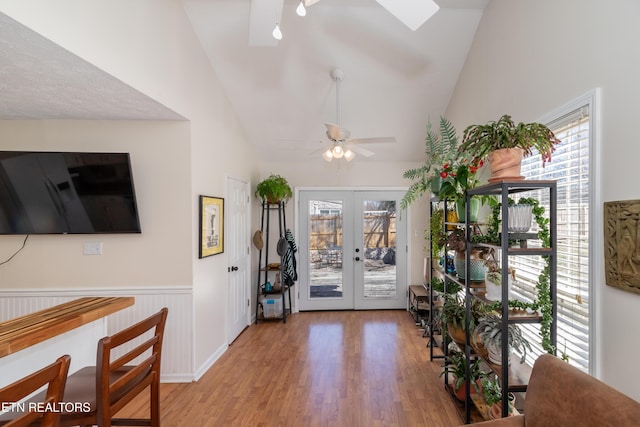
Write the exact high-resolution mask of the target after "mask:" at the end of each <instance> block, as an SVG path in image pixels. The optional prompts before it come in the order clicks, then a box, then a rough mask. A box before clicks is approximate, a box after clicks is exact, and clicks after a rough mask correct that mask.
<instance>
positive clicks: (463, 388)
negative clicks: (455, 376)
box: [454, 380, 482, 402]
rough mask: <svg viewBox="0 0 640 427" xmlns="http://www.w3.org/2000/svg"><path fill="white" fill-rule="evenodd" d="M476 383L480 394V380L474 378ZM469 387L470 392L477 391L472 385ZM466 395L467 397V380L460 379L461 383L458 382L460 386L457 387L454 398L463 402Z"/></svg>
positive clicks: (474, 392) (475, 392)
mask: <svg viewBox="0 0 640 427" xmlns="http://www.w3.org/2000/svg"><path fill="white" fill-rule="evenodd" d="M454 384H455V383H454ZM476 384H478V389H479V390H480V394H482V381H481V380H476ZM469 389H470V390H471V394H477V393H478V392H477V391H476V389H475V388H474V387H473V386H471V387H469ZM466 397H467V382H466V381H462V384H460V388H459V389H458V391H456V399H458V400H459V401H461V402H464V401H465V400H467V399H466Z"/></svg>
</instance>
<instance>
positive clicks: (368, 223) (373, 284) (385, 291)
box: [362, 200, 398, 298]
mask: <svg viewBox="0 0 640 427" xmlns="http://www.w3.org/2000/svg"><path fill="white" fill-rule="evenodd" d="M362 211H363V215H362V220H363V224H362V230H363V234H364V235H363V241H364V298H395V297H397V292H398V290H397V286H396V202H395V200H365V201H363V206H362Z"/></svg>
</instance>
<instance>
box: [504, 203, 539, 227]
mask: <svg viewBox="0 0 640 427" xmlns="http://www.w3.org/2000/svg"><path fill="white" fill-rule="evenodd" d="M532 212H533V206H532V205H514V206H509V224H508V229H509V232H510V233H526V232H527V231H529V229H530V228H531V218H532Z"/></svg>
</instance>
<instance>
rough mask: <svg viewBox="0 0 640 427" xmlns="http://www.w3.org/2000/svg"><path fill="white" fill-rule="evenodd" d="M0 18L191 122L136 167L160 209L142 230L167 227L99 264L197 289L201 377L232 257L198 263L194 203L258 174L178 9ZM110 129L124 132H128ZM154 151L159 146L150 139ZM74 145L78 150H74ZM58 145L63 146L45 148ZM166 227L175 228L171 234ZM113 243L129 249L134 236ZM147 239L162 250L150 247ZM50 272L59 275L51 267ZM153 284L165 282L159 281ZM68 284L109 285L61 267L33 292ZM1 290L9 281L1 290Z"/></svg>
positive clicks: (87, 6)
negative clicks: (232, 180)
mask: <svg viewBox="0 0 640 427" xmlns="http://www.w3.org/2000/svg"><path fill="white" fill-rule="evenodd" d="M0 11H2V12H3V13H6V14H7V15H9V16H11V17H12V18H14V19H16V20H18V21H19V22H21V23H23V24H24V25H27V26H28V27H30V28H32V29H34V30H35V31H37V32H39V33H40V34H42V35H43V36H45V37H47V38H49V39H51V40H52V41H53V42H55V43H57V44H59V45H61V46H62V47H64V48H66V49H67V50H69V51H70V52H72V53H74V54H76V55H78V56H80V57H81V58H83V59H85V60H87V61H88V62H91V63H92V64H94V65H96V66H97V67H99V68H100V69H102V70H103V71H105V72H107V73H109V74H111V75H113V76H115V77H117V78H118V79H120V80H122V81H123V82H125V83H126V84H128V85H130V86H132V87H134V88H135V89H137V90H138V91H140V92H142V93H144V94H146V95H147V96H149V97H151V98H153V99H155V100H156V101H158V102H160V103H162V104H164V105H165V106H167V107H168V108H170V109H171V110H173V111H176V112H177V113H178V114H181V115H182V116H184V117H186V118H187V119H188V121H189V122H188V128H187V127H185V126H187V125H185V124H181V125H178V126H179V129H180V130H181V132H182V133H181V134H180V135H179V138H175V139H172V140H171V141H170V142H167V144H168V145H169V147H168V148H167V151H166V152H165V153H164V154H163V155H161V157H160V158H157V157H155V151H154V150H155V148H156V147H145V148H144V149H142V148H140V150H141V151H140V154H139V155H137V156H136V157H137V159H135V161H136V162H137V163H143V164H145V165H148V168H146V169H145V168H142V167H137V168H136V169H137V170H136V171H135V173H136V176H135V178H136V185H137V186H140V187H139V188H138V193H139V194H140V196H141V197H143V196H144V197H153V198H154V200H157V201H162V207H161V209H157V206H156V205H152V204H149V203H148V201H145V200H142V201H141V200H139V203H140V209H141V210H142V211H143V212H144V214H145V215H146V216H147V218H146V219H145V218H143V224H142V226H143V230H144V228H145V227H148V225H146V224H145V222H146V223H147V224H149V222H150V221H152V223H154V222H158V223H160V224H161V227H160V226H159V227H157V228H155V227H152V228H151V229H148V230H149V231H145V233H144V234H143V236H141V239H139V240H137V241H135V240H134V241H135V242H143V243H142V245H143V246H144V247H143V248H141V249H143V250H139V251H136V252H135V255H133V256H130V257H128V258H126V259H125V257H124V255H118V256H117V259H116V258H109V259H107V257H105V256H103V258H101V259H102V260H103V262H105V264H106V265H105V267H104V269H105V270H109V271H111V272H113V273H112V275H113V276H114V277H115V276H116V275H118V274H122V278H120V277H121V276H118V277H119V278H118V279H115V278H114V279H113V280H114V281H117V282H118V284H122V283H125V282H126V285H130V286H139V282H146V283H150V284H153V285H155V286H162V285H163V283H166V282H168V281H173V280H176V281H178V282H180V283H179V284H180V285H186V286H192V287H193V295H194V307H193V310H194V312H193V313H194V314H193V325H194V338H193V348H192V349H186V350H188V354H186V353H185V355H184V357H187V358H193V361H194V363H193V365H194V367H195V370H196V371H199V372H201V371H202V369H204V368H205V367H206V366H207V365H209V364H210V363H212V361H213V360H214V359H215V357H217V356H218V355H219V354H220V353H221V352H222V351H224V349H226V346H227V343H228V340H227V336H226V327H225V323H226V301H227V288H226V285H227V280H226V277H227V273H226V266H227V255H226V254H222V255H217V256H215V257H209V258H205V259H202V260H200V259H198V216H197V213H198V196H199V195H200V194H204V195H210V196H224V177H225V175H226V174H228V175H231V176H234V177H237V178H239V179H244V180H246V181H249V180H250V179H251V177H252V175H253V174H255V172H254V170H255V169H256V159H255V157H254V155H253V151H252V149H251V148H250V147H249V145H248V143H247V141H246V137H245V135H244V132H243V130H242V129H241V127H240V126H238V123H237V118H236V116H235V113H234V111H233V109H232V108H231V106H230V104H229V102H228V100H227V98H226V96H225V94H224V91H223V88H222V87H221V85H220V83H219V81H218V80H217V78H216V76H215V73H214V71H213V69H212V67H211V64H210V63H209V61H208V59H207V57H206V55H205V54H204V52H203V50H202V47H201V45H200V43H199V42H198V40H197V38H196V36H195V34H194V33H193V30H192V28H191V25H190V23H189V21H188V19H187V17H186V14H185V13H184V10H183V9H182V6H181V3H180V2H178V1H174V0H136V1H135V2H131V1H128V0H95V1H91V2H85V1H77V0H58V1H55V2H50V1H46V0H25V1H21V2H13V1H9V0H0ZM32 126H33V128H34V129H37V128H38V127H39V126H40V125H39V124H38V123H37V122H36V123H33V124H32ZM65 126H67V125H61V127H63V128H64V127H65ZM113 126H114V127H115V128H116V129H119V126H125V125H121V124H114V125H113ZM148 126H149V129H146V128H145V131H146V130H149V131H151V130H150V129H153V130H155V131H157V132H162V130H163V129H164V126H165V125H162V124H160V125H158V127H154V126H155V125H154V124H148ZM125 127H126V126H125ZM101 130H102V129H101V127H100V125H96V124H94V123H92V122H89V123H88V124H87V126H86V128H85V129H84V131H83V133H82V135H84V136H86V135H87V134H91V133H92V132H93V133H99V132H100V131H101ZM34 132H36V131H34ZM49 132H51V128H50V127H48V128H46V129H45V130H44V132H43V135H44V136H41V137H40V139H42V140H47V139H48V138H49ZM53 132H54V134H55V133H56V132H58V130H57V129H56V130H54V131H53ZM61 132H63V133H65V134H66V135H67V136H69V135H73V134H74V132H75V130H74V129H73V127H72V126H70V125H68V127H67V128H66V129H64V131H61ZM109 132H111V128H110V129H109ZM118 135H119V136H122V134H121V133H119V134H118ZM108 136H109V134H107V135H106V136H105V138H104V139H103V140H102V141H101V142H100V143H96V144H95V145H93V146H92V148H95V149H98V148H99V149H102V150H110V149H114V148H113V147H117V146H118V143H112V142H111V141H110V140H109V138H108ZM169 136H170V135H167V138H169ZM40 139H38V137H37V136H36V137H34V138H33V139H31V138H29V139H28V140H29V142H30V143H32V144H33V145H37V144H38V143H39V142H38V141H39V140H40ZM133 139H134V138H132V139H130V140H129V142H130V145H127V146H126V147H127V151H129V150H133V151H135V150H136V149H137V148H136V146H135V145H134V142H133ZM57 140H58V141H59V140H60V139H57ZM148 143H149V145H153V144H151V141H148ZM3 144H4V142H3ZM112 144H114V145H112ZM54 146H55V147H54ZM78 146H82V143H81V142H78ZM56 147H58V145H57V143H56V144H52V145H50V146H49V148H51V149H54V148H56ZM67 147H69V146H68V145H67V146H65V148H67ZM59 149H63V148H59ZM174 159H179V161H180V163H179V166H178V167H173V166H171V165H172V161H173V160H174ZM134 166H135V165H134ZM147 172H148V173H149V174H148V175H147ZM145 193H146V194H147V195H146V196H145ZM152 216H153V219H150V217H152ZM156 216H157V217H158V219H156ZM166 227H168V228H169V229H171V231H170V232H169V233H168V234H167V231H166ZM158 233H159V234H158ZM58 237H59V236H58ZM109 239H110V240H109V242H111V240H113V241H114V242H118V243H117V244H118V245H123V246H124V245H125V244H126V243H125V242H129V241H130V240H132V239H135V237H123V236H114V237H110V238H109ZM17 240H18V239H16V241H17ZM50 240H51V239H50ZM69 240H70V241H71V239H69ZM43 241H45V242H48V240H46V239H41V238H38V239H34V241H33V242H31V243H30V250H31V251H34V252H36V253H39V254H43V253H44V252H45V251H47V249H48V248H50V245H51V244H49V245H47V246H43V245H44V244H43V243H42V242H43ZM59 241H60V239H58V240H56V241H55V243H53V246H55V249H56V251H57V252H59V254H57V255H56V256H58V257H61V258H73V257H74V255H73V254H72V253H73V251H77V244H74V243H73V241H71V243H67V244H61V243H59ZM151 241H154V242H155V243H158V244H153V245H152V244H151V243H150V242H151ZM3 242H4V240H3ZM45 244H46V243H45ZM109 244H111V243H109ZM114 244H116V243H114ZM168 247H170V249H169V252H168V253H169V254H173V255H176V256H174V257H170V256H168V255H165V254H164V251H165V250H166V249H167V248H168ZM3 250H5V251H6V250H7V249H3ZM159 253H160V254H161V255H160V256H158V254H159ZM165 257H166V259H165ZM81 260H82V262H83V263H84V264H83V266H82V267H81V269H86V270H87V271H89V270H90V269H91V268H90V267H88V266H86V263H88V262H94V263H95V262H97V261H95V260H93V261H89V260H87V259H86V258H81ZM123 266H124V267H123ZM22 267H23V268H24V265H23V266H22ZM75 268H78V267H74V269H75ZM51 269H52V270H54V268H53V265H52V267H51ZM122 270H125V271H126V272H123V271H122ZM156 277H159V278H160V279H159V280H155V279H156ZM72 280H73V281H76V282H77V286H84V287H88V288H95V287H97V286H99V284H101V283H103V280H102V279H99V278H98V277H96V275H93V276H91V277H88V275H86V274H85V275H82V276H80V277H77V276H75V275H74V272H73V270H62V269H56V270H55V271H53V272H52V276H48V277H47V278H46V280H42V281H39V280H35V282H34V283H32V286H34V287H48V286H51V285H50V283H51V282H55V283H56V284H62V285H61V286H64V284H66V282H68V281H72ZM183 282H184V283H183ZM5 286H7V285H6V284H5V282H4V281H3V282H2V284H0V287H5ZM170 319H171V314H170V316H169V321H170Z"/></svg>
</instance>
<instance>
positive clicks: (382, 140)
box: [349, 136, 396, 144]
mask: <svg viewBox="0 0 640 427" xmlns="http://www.w3.org/2000/svg"><path fill="white" fill-rule="evenodd" d="M349 143H350V144H395V143H396V139H395V138H394V137H393V136H383V137H378V138H356V139H352V140H350V141H349Z"/></svg>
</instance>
